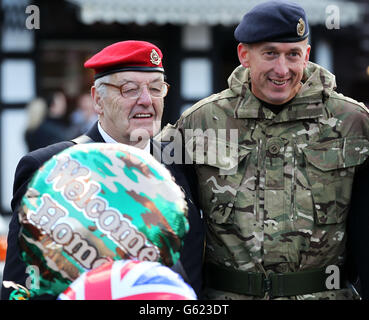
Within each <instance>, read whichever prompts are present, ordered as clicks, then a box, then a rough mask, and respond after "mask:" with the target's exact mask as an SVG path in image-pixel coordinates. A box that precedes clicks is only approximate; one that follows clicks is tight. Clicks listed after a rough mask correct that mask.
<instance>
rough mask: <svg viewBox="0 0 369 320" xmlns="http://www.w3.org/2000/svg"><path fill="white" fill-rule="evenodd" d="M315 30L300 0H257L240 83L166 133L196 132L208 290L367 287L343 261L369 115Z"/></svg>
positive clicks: (233, 293)
mask: <svg viewBox="0 0 369 320" xmlns="http://www.w3.org/2000/svg"><path fill="white" fill-rule="evenodd" d="M308 35H309V26H308V21H307V17H306V15H305V12H304V10H303V8H301V7H300V6H299V5H297V4H294V3H290V2H284V1H270V2H266V3H262V4H259V5H257V6H255V7H254V8H253V9H252V10H251V11H250V12H248V13H247V14H246V15H245V16H244V17H243V19H242V21H241V23H240V24H239V25H238V27H237V28H236V30H235V38H236V39H237V40H238V41H239V42H240V43H239V44H238V47H237V49H238V58H239V61H240V63H241V65H240V66H239V67H237V68H236V69H235V70H234V71H233V73H232V74H231V75H230V77H229V79H228V84H229V88H228V89H226V90H224V91H222V92H220V93H218V94H214V95H212V96H210V97H208V98H205V99H203V100H201V101H199V102H198V103H197V104H195V105H194V106H193V107H191V108H190V109H189V110H187V111H186V112H184V113H183V114H182V116H181V117H180V119H179V120H178V121H177V123H176V124H175V126H174V127H172V126H167V127H166V128H165V129H164V130H163V131H162V133H161V135H160V136H159V137H157V139H159V138H161V139H162V140H166V141H169V138H170V137H172V138H173V136H174V137H175V139H174V140H173V139H172V140H173V141H177V142H178V141H180V140H184V141H185V151H186V153H187V155H188V157H189V158H188V157H187V159H191V160H192V161H193V163H194V167H195V170H196V173H197V178H198V193H199V197H200V205H201V209H202V210H203V212H204V215H205V219H206V222H207V237H206V249H205V265H204V276H205V278H206V283H205V291H204V292H205V298H208V299H271V298H276V299H357V298H358V295H357V293H356V291H355V290H354V288H353V287H352V286H350V285H348V284H347V281H346V280H347V278H345V274H346V273H347V272H344V270H343V267H344V264H345V261H346V255H347V250H346V243H347V234H346V226H347V217H348V211H349V205H350V197H351V190H352V183H353V178H354V175H355V172H357V169H358V168H359V167H360V166H361V165H362V164H363V163H364V161H365V160H366V159H367V157H368V154H369V114H368V110H367V108H366V107H365V106H364V105H363V104H361V103H358V102H356V101H354V100H353V99H350V98H347V97H345V96H343V95H342V94H339V93H337V92H336V91H335V88H336V83H335V76H334V75H333V74H331V73H330V72H329V71H327V70H326V69H324V68H322V67H321V66H319V65H317V64H314V63H312V62H309V53H310V45H309V44H308ZM225 129H227V130H228V133H227V134H223V133H222V132H224V130H225ZM175 130H176V131H177V133H178V132H180V135H178V134H177V133H175ZM232 130H233V132H234V130H236V133H237V135H234V134H231V133H232V132H231V131H232ZM221 133H222V134H221ZM199 146H201V147H203V148H204V152H203V154H201V153H199V152H197V151H198V150H195V149H196V147H199ZM224 146H225V148H224ZM235 146H236V151H237V153H236V154H235V153H232V152H231V150H232V149H234V148H235ZM221 150H226V153H224V152H221ZM215 151H217V152H215ZM187 155H186V156H187ZM214 155H216V159H214Z"/></svg>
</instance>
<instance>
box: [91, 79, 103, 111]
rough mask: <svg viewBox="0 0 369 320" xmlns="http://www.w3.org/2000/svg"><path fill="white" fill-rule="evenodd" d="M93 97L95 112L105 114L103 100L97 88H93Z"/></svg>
mask: <svg viewBox="0 0 369 320" xmlns="http://www.w3.org/2000/svg"><path fill="white" fill-rule="evenodd" d="M91 97H92V100H93V101H94V109H95V112H96V113H97V114H102V113H103V108H102V99H101V97H100V95H99V93H98V91H97V90H96V87H95V86H92V87H91Z"/></svg>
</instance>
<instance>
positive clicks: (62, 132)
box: [24, 91, 79, 151]
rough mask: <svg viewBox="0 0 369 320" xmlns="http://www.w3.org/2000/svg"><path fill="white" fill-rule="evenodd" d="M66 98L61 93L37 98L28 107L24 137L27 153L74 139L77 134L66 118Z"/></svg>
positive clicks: (56, 92) (57, 92)
mask: <svg viewBox="0 0 369 320" xmlns="http://www.w3.org/2000/svg"><path fill="white" fill-rule="evenodd" d="M67 109H68V105H67V97H66V96H65V94H64V93H63V92H62V91H55V92H52V93H49V94H47V95H46V96H45V98H37V99H35V100H33V101H32V102H31V103H30V104H29V105H28V106H27V111H28V125H27V129H26V131H25V134H24V137H25V141H26V144H27V146H28V151H33V150H36V149H38V148H42V147H46V146H47V145H49V144H54V143H57V142H60V141H64V140H69V139H73V138H75V137H76V136H77V135H78V134H79V133H78V132H77V130H76V129H74V127H73V126H71V125H70V123H69V120H68V116H67Z"/></svg>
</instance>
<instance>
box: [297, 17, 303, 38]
mask: <svg viewBox="0 0 369 320" xmlns="http://www.w3.org/2000/svg"><path fill="white" fill-rule="evenodd" d="M304 33H305V22H304V20H302V18H300V19H299V22H298V23H297V34H298V35H299V36H300V37H302V36H303V35H304Z"/></svg>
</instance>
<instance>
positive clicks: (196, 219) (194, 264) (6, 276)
mask: <svg viewBox="0 0 369 320" xmlns="http://www.w3.org/2000/svg"><path fill="white" fill-rule="evenodd" d="M86 135H87V136H88V137H90V138H91V139H92V140H93V141H94V142H104V139H103V138H102V136H101V135H100V133H99V131H98V128H97V122H96V123H95V125H94V126H92V128H91V129H90V130H89V131H88V132H87V133H86ZM74 144H75V143H74V142H72V141H64V142H59V143H56V144H53V145H50V146H47V147H45V148H41V149H38V150H35V151H32V152H30V153H28V154H27V155H25V156H24V157H23V158H22V159H21V160H20V161H19V163H18V166H17V168H16V172H15V177H14V185H13V199H12V202H11V207H12V210H13V216H12V219H11V221H10V224H9V233H8V249H7V253H6V260H5V267H4V273H3V280H9V281H14V282H15V283H18V284H21V285H23V286H24V285H25V283H26V279H27V277H28V274H27V273H26V272H25V270H26V264H25V263H24V262H23V261H22V260H21V258H20V250H19V246H18V234H19V231H20V224H19V221H18V214H17V207H18V205H19V204H20V202H21V200H22V197H23V195H24V194H25V193H26V191H27V186H28V183H29V182H30V180H31V179H32V176H33V174H34V173H35V172H36V171H37V170H38V169H39V168H40V167H41V166H42V164H43V163H45V162H46V161H47V160H49V159H50V158H51V157H52V156H53V155H55V154H57V153H59V152H61V151H62V150H64V149H66V148H68V147H70V146H72V145H74ZM153 148H161V146H160V145H158V143H157V142H155V141H151V152H152V150H153ZM166 167H167V169H168V170H169V171H170V172H171V174H172V175H173V176H174V178H175V180H176V182H177V184H178V185H179V186H180V187H181V188H182V190H183V191H184V193H185V195H186V200H187V203H188V207H189V210H188V217H189V224H190V231H189V233H188V234H187V235H186V237H185V239H184V245H183V248H182V252H181V258H180V260H181V263H182V265H183V267H184V270H185V272H186V274H187V276H188V281H189V283H190V284H191V286H192V287H193V289H194V290H195V291H196V293H197V294H198V295H199V294H200V290H201V286H202V277H201V267H202V252H203V241H204V225H203V220H202V218H201V216H200V212H199V210H198V209H197V207H196V206H195V204H194V203H195V200H194V198H193V195H192V193H191V190H196V186H195V183H196V181H192V180H191V179H193V178H194V177H195V174H194V173H192V172H191V170H193V169H192V168H191V167H190V166H186V165H178V164H173V165H170V166H166ZM12 290H13V289H6V288H5V287H2V290H1V299H2V300H7V299H9V295H10V293H11V291H12ZM38 298H39V299H55V297H54V296H50V295H43V296H40V297H38Z"/></svg>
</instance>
